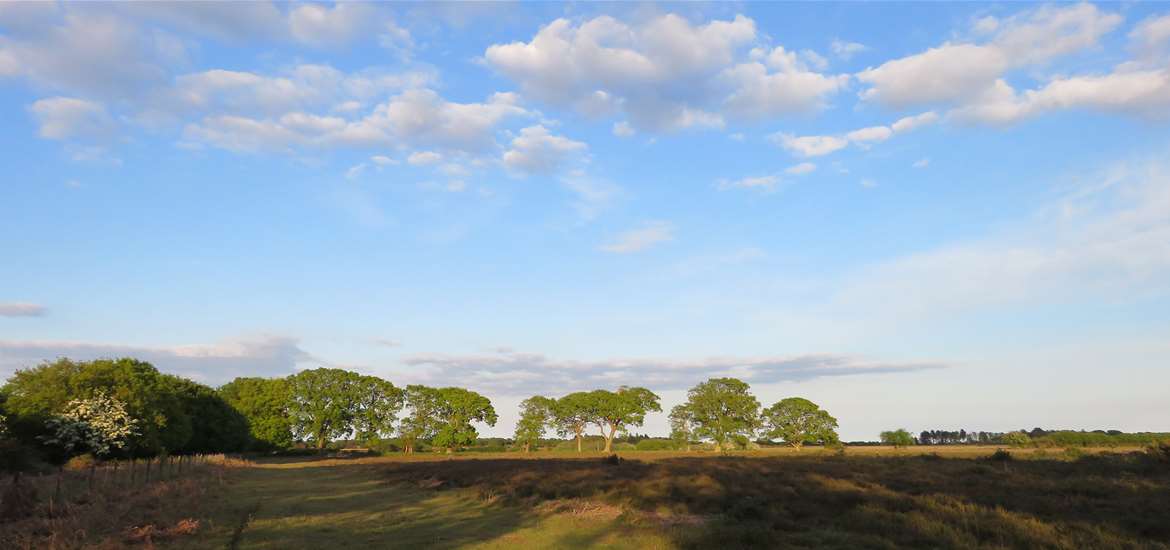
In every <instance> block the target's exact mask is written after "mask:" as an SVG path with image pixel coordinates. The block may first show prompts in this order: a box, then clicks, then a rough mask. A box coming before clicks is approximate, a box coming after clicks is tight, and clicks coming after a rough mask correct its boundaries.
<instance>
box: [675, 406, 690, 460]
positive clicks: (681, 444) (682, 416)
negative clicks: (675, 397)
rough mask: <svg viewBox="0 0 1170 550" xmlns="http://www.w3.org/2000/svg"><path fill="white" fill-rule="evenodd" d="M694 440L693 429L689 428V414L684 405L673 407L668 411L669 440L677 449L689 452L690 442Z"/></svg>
mask: <svg viewBox="0 0 1170 550" xmlns="http://www.w3.org/2000/svg"><path fill="white" fill-rule="evenodd" d="M694 438H695V430H694V427H693V426H691V413H690V411H689V410H688V409H687V406H686V405H675V406H674V408H673V409H670V439H671V441H673V442H674V446H675V448H677V449H685V450H688V451H689V450H691V440H692V439H694Z"/></svg>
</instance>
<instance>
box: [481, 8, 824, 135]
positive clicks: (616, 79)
mask: <svg viewBox="0 0 1170 550" xmlns="http://www.w3.org/2000/svg"><path fill="white" fill-rule="evenodd" d="M756 39H757V34H756V27H755V22H754V21H752V20H751V19H749V18H747V17H744V16H742V15H739V16H736V17H735V18H734V19H733V20H731V21H718V20H716V21H710V22H707V23H705V24H700V25H694V24H691V23H690V22H688V21H687V20H686V19H684V18H682V17H680V16H678V15H675V14H667V15H662V16H658V17H654V18H651V19H649V20H647V21H645V22H642V23H640V24H627V23H625V22H622V21H618V20H617V19H614V18H612V17H609V16H601V17H597V18H594V19H590V20H587V21H584V22H582V23H580V24H574V23H573V22H571V21H569V20H567V19H557V20H556V21H553V22H551V23H549V24H548V25H546V26H544V27H543V28H541V29H540V31H539V32H537V34H536V35H535V36H534V37H533V38H532V40H531V41H529V42H513V43H510V44H495V45H492V46H490V47H489V48H488V49H487V50H486V51H485V53H484V59H485V60H486V62H487V64H488V65H489V66H491V67H492V68H494V69H496V70H497V71H499V72H500V73H502V74H503V75H505V76H507V77H509V78H511V79H512V80H514V81H516V82H518V83H519V84H520V86H521V88H522V90H523V91H524V92H525V93H526V94H528V95H531V96H532V97H535V98H537V99H539V100H541V101H545V102H548V103H551V104H554V105H558V106H564V107H570V108H574V109H576V110H578V111H580V112H582V113H584V114H586V115H590V116H599V115H601V114H605V113H609V112H613V111H620V112H622V113H624V115H625V119H626V120H627V121H628V123H629V124H630V125H631V126H632V127H633V128H634V129H637V130H640V131H650V132H669V131H677V130H681V129H685V128H692V127H722V125H723V124H724V122H723V114H722V112H721V111H723V110H726V111H727V112H729V113H731V114H734V115H736V116H760V115H775V114H780V113H790V112H807V111H810V110H815V109H818V108H820V107H821V106H822V105H823V103H824V96H825V95H827V94H830V93H833V92H835V91H837V90H838V89H839V88H840V86H841V85H842V84H843V82H844V80H845V79H846V78H847V77H830V76H824V75H820V74H818V73H815V72H811V71H809V70H807V69H806V68H805V63H803V62H800V63H788V64H776V63H770V61H771V59H772V57H778V58H784V57H787V56H788V55H791V56H792V57H793V58H794V59H795V58H797V57H798V56H797V55H796V54H790V53H789V52H785V50H784V49H783V48H776V49H775V50H773V51H772V53H771V54H769V53H765V52H763V51H762V50H761V53H760V54H759V55H758V56H757V57H758V59H753V60H742V59H737V58H740V56H739V51H740V50H741V48H743V47H745V46H746V45H748V44H751V43H753V42H755V41H756ZM804 59H806V60H813V62H814V63H815V62H816V61H815V60H816V58H815V57H813V56H809V55H805V56H804ZM769 68H771V69H773V70H769Z"/></svg>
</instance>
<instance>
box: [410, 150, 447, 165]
mask: <svg viewBox="0 0 1170 550" xmlns="http://www.w3.org/2000/svg"><path fill="white" fill-rule="evenodd" d="M440 160H443V155H440V154H438V153H436V152H434V151H418V152H416V153H411V154H410V156H409V157H406V162H407V163H408V164H410V165H411V166H427V165H430V164H435V163H436V162H439V161H440Z"/></svg>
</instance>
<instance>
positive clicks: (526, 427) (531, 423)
mask: <svg viewBox="0 0 1170 550" xmlns="http://www.w3.org/2000/svg"><path fill="white" fill-rule="evenodd" d="M555 403H556V402H555V401H553V400H552V399H549V398H547V397H543V396H540V395H535V396H532V397H529V398H528V399H525V400H524V401H523V402H521V403H520V419H519V420H517V421H516V434H515V436H514V437H513V439H515V440H516V443H517V444H519V445H523V446H524V452H526V453H527V452H529V451H530V450H531V449H532V445H533V444H535V443H537V442H538V441H540V438H542V437H544V431H545V429H547V428H548V425H549V422H551V421H552V409H553V406H554V405H555Z"/></svg>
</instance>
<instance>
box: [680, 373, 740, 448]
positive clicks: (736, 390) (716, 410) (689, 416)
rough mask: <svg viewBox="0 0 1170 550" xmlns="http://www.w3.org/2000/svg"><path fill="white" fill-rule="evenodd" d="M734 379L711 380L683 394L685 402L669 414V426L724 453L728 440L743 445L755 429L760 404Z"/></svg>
mask: <svg viewBox="0 0 1170 550" xmlns="http://www.w3.org/2000/svg"><path fill="white" fill-rule="evenodd" d="M749 389H750V388H749V386H748V384H747V383H746V382H744V381H742V380H738V379H736V378H711V379H709V380H707V381H706V382H703V383H700V384H698V385H696V386H695V387H693V388H691V389H690V391H688V392H687V402H686V403H684V404H682V405H679V406H678V407H675V408H674V410H672V411H671V423H672V425H676V426H680V427H681V426H687V427H689V429H690V435H691V436H692V437H696V438H698V439H710V440H712V441H714V442H715V446H716V448H718V449H719V450H724V449H726V448H727V444H728V442H729V441H731V440H732V439H741V440H744V441H745V442H746V440H747V439H749V438H750V437H751V436H752V434H754V433H755V430H756V428H757V427H758V426H759V414H760V412H759V411H760V402H759V401H757V400H756V398H755V396H753V395H752V394H751V392H750V391H748V390H749Z"/></svg>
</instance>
